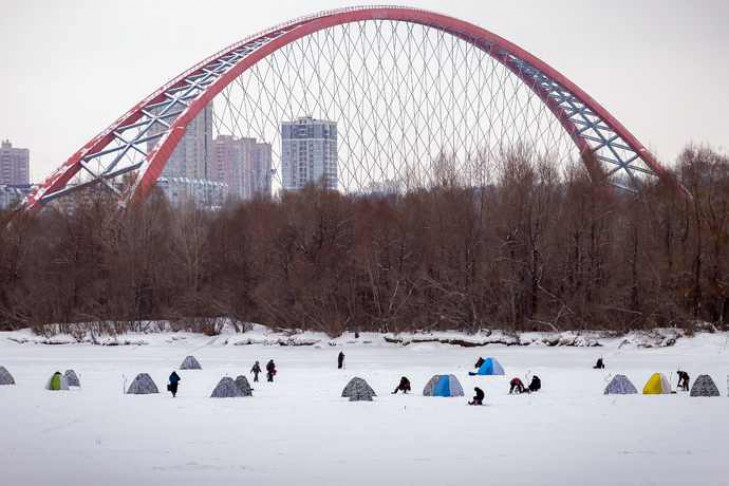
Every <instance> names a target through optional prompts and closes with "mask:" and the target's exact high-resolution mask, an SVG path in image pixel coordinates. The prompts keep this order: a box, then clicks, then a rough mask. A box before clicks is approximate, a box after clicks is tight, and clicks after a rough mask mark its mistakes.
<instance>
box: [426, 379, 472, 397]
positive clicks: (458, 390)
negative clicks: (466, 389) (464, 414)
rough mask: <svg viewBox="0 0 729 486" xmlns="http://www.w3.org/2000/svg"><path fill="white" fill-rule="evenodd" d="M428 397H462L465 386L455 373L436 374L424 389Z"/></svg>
mask: <svg viewBox="0 0 729 486" xmlns="http://www.w3.org/2000/svg"><path fill="white" fill-rule="evenodd" d="M423 395H425V396H426V397H462V396H463V387H462V386H461V383H460V382H459V381H458V378H456V377H455V376H454V375H435V376H433V377H432V378H431V379H430V380H428V383H427V384H426V385H425V388H424V389H423Z"/></svg>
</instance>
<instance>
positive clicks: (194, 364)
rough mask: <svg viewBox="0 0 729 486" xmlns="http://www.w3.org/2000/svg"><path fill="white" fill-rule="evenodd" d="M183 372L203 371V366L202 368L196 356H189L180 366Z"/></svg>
mask: <svg viewBox="0 0 729 486" xmlns="http://www.w3.org/2000/svg"><path fill="white" fill-rule="evenodd" d="M180 369H181V370H201V369H202V366H200V362H199V361H198V360H197V359H195V356H188V357H187V358H185V359H184V360H182V364H181V365H180Z"/></svg>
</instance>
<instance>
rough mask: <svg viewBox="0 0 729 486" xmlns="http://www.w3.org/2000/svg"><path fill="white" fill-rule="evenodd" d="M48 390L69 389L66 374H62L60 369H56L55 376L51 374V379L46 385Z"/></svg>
mask: <svg viewBox="0 0 729 486" xmlns="http://www.w3.org/2000/svg"><path fill="white" fill-rule="evenodd" d="M46 390H51V391H60V390H68V380H67V379H66V377H65V376H63V375H62V374H61V372H60V371H56V372H55V373H53V376H51V379H50V380H48V384H47V385H46Z"/></svg>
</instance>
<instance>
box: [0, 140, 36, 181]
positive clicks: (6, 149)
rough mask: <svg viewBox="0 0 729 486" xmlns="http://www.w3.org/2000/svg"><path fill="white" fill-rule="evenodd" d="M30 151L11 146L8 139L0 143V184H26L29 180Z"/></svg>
mask: <svg viewBox="0 0 729 486" xmlns="http://www.w3.org/2000/svg"><path fill="white" fill-rule="evenodd" d="M29 169H30V151H29V150H28V149H21V148H15V147H13V144H11V143H10V141H9V140H3V142H2V143H0V184H7V185H12V186H22V185H27V184H28V183H29V182H30V176H29Z"/></svg>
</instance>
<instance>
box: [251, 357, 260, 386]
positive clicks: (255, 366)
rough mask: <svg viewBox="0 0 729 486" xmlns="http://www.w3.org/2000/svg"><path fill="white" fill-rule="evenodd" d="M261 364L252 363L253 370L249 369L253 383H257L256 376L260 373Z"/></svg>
mask: <svg viewBox="0 0 729 486" xmlns="http://www.w3.org/2000/svg"><path fill="white" fill-rule="evenodd" d="M261 371H262V370H261V363H259V362H258V361H256V362H255V363H253V368H251V373H253V381H258V375H259V374H260V373H261Z"/></svg>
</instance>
